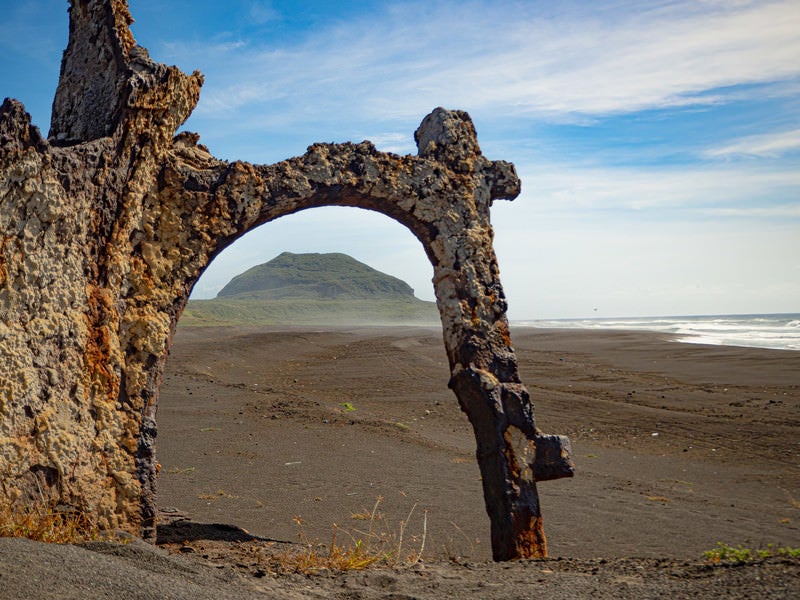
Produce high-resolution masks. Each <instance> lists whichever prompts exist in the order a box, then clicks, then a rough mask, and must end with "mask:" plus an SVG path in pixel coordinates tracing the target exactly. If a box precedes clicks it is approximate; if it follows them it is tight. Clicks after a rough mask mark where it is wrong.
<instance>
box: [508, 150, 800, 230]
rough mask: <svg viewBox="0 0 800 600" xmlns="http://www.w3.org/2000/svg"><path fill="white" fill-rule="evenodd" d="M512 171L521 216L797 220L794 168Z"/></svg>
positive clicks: (799, 190)
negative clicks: (517, 180)
mask: <svg viewBox="0 0 800 600" xmlns="http://www.w3.org/2000/svg"><path fill="white" fill-rule="evenodd" d="M518 169H519V172H520V176H521V177H522V180H523V195H522V197H521V198H520V203H522V204H524V205H526V206H527V208H526V209H525V210H526V211H531V212H533V213H538V214H539V215H551V216H556V215H566V216H569V218H571V219H581V218H593V219H594V218H597V213H602V212H606V213H613V214H615V215H617V216H619V215H620V214H621V213H626V212H627V213H637V212H641V213H648V214H652V213H655V214H659V215H662V216H664V215H667V216H668V217H669V218H672V219H688V218H696V217H698V216H701V217H702V216H708V215H711V214H712V213H713V214H716V215H718V216H731V217H733V216H750V217H754V216H760V217H797V216H800V172H798V171H797V170H796V169H789V168H785V169H782V168H769V169H767V168H758V167H752V168H738V169H735V170H731V169H726V168H708V167H703V166H692V167H681V168H675V167H649V168H643V167H637V168H635V169H634V168H625V167H590V168H581V167H576V166H572V165H564V164H557V163H550V164H546V165H541V164H540V165H535V164H530V165H525V164H524V163H523V164H521V165H518ZM744 207H750V208H747V209H745V208H744ZM515 208H516V209H517V210H519V209H520V207H515ZM518 216H519V215H518ZM640 218H642V217H640ZM649 218H652V216H651V217H649Z"/></svg>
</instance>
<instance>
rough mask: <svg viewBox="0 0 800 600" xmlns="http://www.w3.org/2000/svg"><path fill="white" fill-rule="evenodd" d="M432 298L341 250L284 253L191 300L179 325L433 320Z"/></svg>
mask: <svg viewBox="0 0 800 600" xmlns="http://www.w3.org/2000/svg"><path fill="white" fill-rule="evenodd" d="M438 321H439V315H438V311H437V310H436V305H435V304H434V303H433V302H424V301H422V300H419V299H418V298H415V297H414V290H413V289H411V287H410V286H409V285H408V284H407V283H405V282H404V281H402V280H400V279H397V278H396V277H392V276H391V275H387V274H385V273H381V272H380V271H377V270H376V269H373V268H372V267H370V266H368V265H365V264H364V263H361V262H359V261H357V260H355V259H354V258H352V257H350V256H347V255H346V254H339V253H333V254H292V253H290V252H284V253H283V254H281V255H279V256H277V257H276V258H274V259H272V260H271V261H269V262H266V263H264V264H261V265H258V266H255V267H253V268H251V269H248V270H247V271H245V272H244V273H241V274H240V275H237V276H236V277H234V278H233V279H231V281H230V282H229V283H228V284H227V285H226V286H225V287H224V288H222V290H221V291H220V292H219V293H218V294H217V297H216V298H214V299H213V300H191V301H190V302H189V304H188V305H187V307H186V310H185V311H184V313H183V316H182V317H181V325H280V324H287V325H290V324H298V325H307V324H309V325H310V324H314V325H323V324H327V325H351V324H352V325H356V324H364V325H369V324H382V325H383V324H436V323H438Z"/></svg>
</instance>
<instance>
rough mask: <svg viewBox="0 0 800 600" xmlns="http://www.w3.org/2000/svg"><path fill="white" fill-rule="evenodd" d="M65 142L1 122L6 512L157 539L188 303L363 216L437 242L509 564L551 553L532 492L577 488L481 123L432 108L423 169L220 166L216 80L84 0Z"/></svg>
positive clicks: (452, 341)
mask: <svg viewBox="0 0 800 600" xmlns="http://www.w3.org/2000/svg"><path fill="white" fill-rule="evenodd" d="M70 5H71V7H70V37H69V44H68V47H67V49H66V51H65V52H64V57H63V60H62V67H61V76H60V80H59V86H58V89H57V91H56V96H55V101H54V104H53V118H52V123H51V130H50V134H49V136H48V139H45V138H44V137H43V136H42V135H41V134H40V132H39V130H38V129H37V128H36V127H35V126H33V125H32V124H31V121H30V116H29V115H28V114H27V113H26V112H25V110H24V107H23V106H22V105H21V104H20V103H19V102H17V101H14V100H9V99H6V100H5V102H4V103H3V105H2V107H0V234H2V238H0V352H1V353H2V357H3V361H2V366H1V367H0V416H2V420H1V421H0V500H4V501H6V502H12V503H22V502H26V501H28V500H29V499H31V498H37V497H39V496H40V495H44V497H45V499H46V500H47V501H50V502H53V503H62V504H67V505H70V506H74V507H76V508H78V509H81V510H86V511H90V512H91V513H92V514H94V515H96V516H97V518H98V519H99V521H100V523H101V524H102V525H103V526H104V527H106V528H122V529H126V530H129V531H132V532H134V533H137V534H139V535H142V536H143V537H146V538H151V537H153V535H154V530H155V529H154V528H155V526H156V484H157V479H156V475H157V474H156V460H155V455H154V440H155V436H156V407H157V400H158V390H159V385H160V381H161V375H162V372H163V368H164V364H165V362H166V360H167V355H168V353H169V349H170V346H171V340H172V335H173V333H174V331H175V328H176V326H177V323H178V319H179V317H180V314H181V311H182V310H183V308H184V306H185V304H186V302H187V299H188V296H189V293H190V291H191V289H192V286H193V285H194V283H195V282H196V281H197V279H198V278H199V277H200V275H201V274H202V272H203V270H204V268H205V267H206V266H207V265H208V264H209V262H210V261H211V260H212V259H213V258H214V256H216V254H217V253H218V252H220V251H221V250H222V249H223V248H225V247H226V246H227V245H229V244H230V243H232V242H233V241H234V240H236V239H237V238H239V237H240V236H241V235H243V234H244V233H245V232H247V231H249V230H251V229H253V228H254V227H257V226H258V225H260V224H262V223H265V222H268V221H271V220H273V219H275V218H278V217H279V216H282V215H286V214H290V213H293V212H297V211H299V210H303V209H305V208H310V207H314V206H326V205H338V206H356V207H360V208H366V209H369V210H375V211H379V212H382V213H384V214H386V215H388V216H389V217H391V218H393V219H395V220H397V221H398V222H400V223H402V224H404V225H405V226H406V227H408V229H410V230H411V231H412V232H413V233H414V235H415V236H416V237H417V238H418V239H419V240H420V241H421V242H422V244H423V246H424V248H425V251H426V253H427V255H428V258H429V259H430V261H431V264H432V265H433V269H434V276H433V285H434V289H435V292H436V298H437V305H438V308H439V311H440V314H441V319H442V330H443V339H444V344H445V349H446V352H447V356H448V360H449V364H450V371H451V380H450V387H451V388H452V389H453V391H454V392H455V394H456V396H457V398H458V401H459V403H460V406H461V408H462V409H463V410H464V412H466V414H467V416H468V417H469V419H470V422H471V424H472V426H473V428H474V431H475V437H476V442H477V458H478V462H479V465H480V468H481V474H482V478H483V488H484V497H485V502H486V509H487V512H488V514H489V517H490V522H491V533H492V535H491V538H492V548H493V555H494V558H495V559H496V560H507V559H512V558H518V557H535V556H543V555H546V542H545V537H544V533H543V530H542V520H541V513H540V508H539V498H538V493H537V489H536V482H537V481H543V480H547V479H555V478H558V477H565V476H570V475H572V471H573V469H572V463H571V458H570V455H569V442H568V440H567V439H566V438H564V437H561V436H552V435H551V436H548V435H544V434H542V433H541V432H540V431H539V430H538V429H537V428H536V426H535V422H534V415H533V407H532V404H531V402H530V398H529V394H528V391H527V389H526V387H525V386H524V385H523V383H522V382H521V381H520V378H519V374H518V370H517V362H516V358H515V355H514V351H513V348H512V346H511V339H510V334H509V328H508V320H507V318H506V309H507V303H506V298H505V295H504V293H503V289H502V286H501V284H500V278H499V270H498V266H497V260H496V257H495V254H494V250H493V248H492V237H493V232H492V228H491V225H490V221H489V209H490V206H491V204H492V202H493V201H494V200H500V199H508V200H511V199H513V198H515V197H516V196H517V195H518V194H519V191H520V182H519V179H518V178H517V175H516V173H515V170H514V167H513V165H511V164H510V163H507V162H504V161H491V160H489V159H487V158H486V157H484V156H483V154H482V153H481V150H480V147H479V146H478V142H477V138H476V133H475V129H474V127H473V125H472V122H471V120H470V118H469V116H468V115H467V114H466V113H464V112H461V111H449V110H445V109H442V108H437V109H436V110H434V111H433V112H432V113H431V114H429V115H428V116H427V117H425V119H424V120H423V121H422V124H421V125H420V127H419V128H418V129H417V131H416V133H415V140H416V142H417V147H418V150H419V152H418V154H417V155H416V156H397V155H394V154H389V153H383V152H379V151H378V150H376V148H375V147H374V146H373V145H372V144H371V143H370V142H362V143H360V144H352V143H345V144H314V145H312V146H310V147H309V148H308V151H307V152H306V153H305V154H304V155H303V156H300V157H296V158H292V159H288V160H285V161H282V162H279V163H277V164H273V165H252V164H248V163H245V162H240V161H236V162H224V161H220V160H218V159H216V158H214V157H213V156H212V155H211V154H210V152H209V151H208V150H207V149H206V148H205V147H204V146H202V145H200V144H199V143H198V139H199V136H197V135H196V134H191V133H180V134H178V135H177V136H176V135H175V133H176V131H177V130H178V128H179V127H180V125H181V124H182V123H183V122H184V121H185V120H186V119H187V118H188V116H189V114H190V113H191V111H192V110H193V108H194V106H195V105H196V103H197V100H198V98H199V94H200V87H201V85H202V82H203V78H202V76H201V75H200V74H199V73H197V72H195V73H193V74H191V75H186V74H184V73H182V72H181V71H180V70H179V69H178V68H177V67H168V66H165V65H162V64H158V63H156V62H154V61H153V60H151V59H150V57H149V55H148V53H147V51H146V50H145V49H144V48H142V47H140V46H138V45H137V44H136V42H135V40H134V39H133V36H132V34H131V32H130V29H129V25H130V23H131V22H132V19H131V16H130V14H129V12H128V6H127V2H126V1H125V0H72V1H71V2H70Z"/></svg>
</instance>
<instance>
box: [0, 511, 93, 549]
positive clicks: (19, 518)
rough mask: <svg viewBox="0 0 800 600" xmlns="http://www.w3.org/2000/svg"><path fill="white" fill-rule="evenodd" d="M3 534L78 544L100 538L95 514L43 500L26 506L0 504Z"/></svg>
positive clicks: (56, 542) (0, 533) (0, 521)
mask: <svg viewBox="0 0 800 600" xmlns="http://www.w3.org/2000/svg"><path fill="white" fill-rule="evenodd" d="M0 537H24V538H29V539H31V540H34V541H37V542H47V543H50V544H74V543H79V542H86V541H90V540H96V539H99V538H100V528H99V527H98V526H97V523H95V521H94V520H93V519H92V518H91V516H89V515H87V514H85V513H82V512H79V511H74V510H56V509H55V508H53V507H50V506H47V505H46V504H44V503H42V502H38V503H35V504H34V505H33V506H28V507H25V508H12V507H11V506H9V505H2V506H0Z"/></svg>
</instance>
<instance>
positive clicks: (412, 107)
mask: <svg viewBox="0 0 800 600" xmlns="http://www.w3.org/2000/svg"><path fill="white" fill-rule="evenodd" d="M129 4H130V8H131V12H132V13H133V16H134V18H135V19H136V22H135V23H134V25H133V27H132V30H133V33H134V35H135V37H136V39H137V41H138V42H139V43H140V44H141V45H143V46H145V47H147V48H148V49H149V50H150V54H151V56H152V57H153V58H154V59H156V60H158V61H160V62H165V63H168V64H177V65H178V66H180V67H181V68H182V69H183V70H185V71H192V70H194V69H199V70H200V71H202V72H203V73H204V74H205V76H206V83H205V86H204V88H203V93H202V96H201V100H200V103H199V105H198V107H197V109H196V110H195V113H194V114H193V115H192V117H191V118H190V119H189V121H188V122H187V123H186V125H185V128H186V129H189V130H192V131H197V132H199V133H200V134H201V141H202V142H203V143H205V144H206V145H207V146H209V148H210V149H211V151H212V153H214V154H215V155H216V156H217V157H219V158H223V159H243V160H248V161H250V162H255V163H272V162H276V161H279V160H282V159H284V158H288V157H290V156H294V155H297V154H302V153H303V152H304V151H305V148H306V147H307V146H308V145H309V144H311V143H312V142H315V141H323V142H343V141H348V140H352V141H361V140H363V139H370V140H372V141H373V142H375V143H376V145H377V146H378V147H379V148H380V149H383V150H388V151H392V152H398V153H414V152H415V147H414V144H413V132H414V130H415V129H416V127H417V126H418V125H419V122H420V121H421V120H422V118H423V117H424V116H425V115H426V114H427V113H428V112H430V110H432V109H433V108H435V107H436V106H445V107H448V108H459V109H464V110H467V111H468V112H469V113H470V115H471V116H472V118H473V120H474V121H475V125H476V127H477V130H478V138H479V141H480V143H481V147H482V149H483V151H484V154H486V155H487V156H488V157H489V158H492V159H505V160H509V161H512V162H513V163H514V164H515V165H516V166H517V170H518V172H519V174H520V176H521V178H522V181H523V193H522V195H521V196H520V197H519V198H518V199H517V200H515V201H513V202H497V203H495V205H494V207H493V212H492V222H493V225H494V227H495V230H496V241H495V248H496V250H497V253H498V258H499V262H500V270H501V278H502V281H503V284H504V286H505V289H506V293H507V296H508V298H509V304H510V308H509V316H510V317H511V318H512V319H517V320H519V319H529V318H557V317H582V316H599V317H603V316H606V317H611V316H639V315H645V316H646V315H680V314H723V313H763V312H800V102H799V101H798V98H800V2H797V0H793V1H788V2H769V1H754V2H750V1H747V0H738V1H737V0H728V1H722V0H707V1H703V0H689V1H685V2H684V1H659V0H653V1H648V2H645V1H639V2H631V1H624V0H613V1H609V2H589V1H586V2H569V1H566V2H549V1H541V2H539V1H518V2H496V1H489V0H485V1H483V0H481V1H475V2H469V1H467V2H463V1H442V2H437V1H434V0H428V1H426V2H417V1H413V2H370V1H363V2H346V1H343V0H342V1H336V2H334V1H325V2H313V1H310V2H304V3H297V2H284V1H278V0H273V1H266V0H263V1H256V0H228V1H227V2H218V1H216V0H215V1H211V0H174V1H166V0H163V1H162V0H130V1H129ZM66 6H67V3H66V2H65V1H63V0H29V1H25V0H17V1H14V2H11V1H9V0H3V12H4V18H3V20H2V22H0V57H2V58H0V81H2V86H3V89H2V90H0V94H1V95H2V96H3V97H5V96H12V97H15V98H18V99H20V100H22V101H23V102H24V103H25V105H26V107H27V108H28V110H29V111H30V112H31V113H32V115H33V117H34V121H35V122H36V123H38V124H39V125H40V127H41V128H42V129H43V130H45V131H46V130H47V128H48V123H49V117H50V114H49V113H50V103H51V101H52V95H53V91H54V90H55V86H56V84H57V78H58V69H59V61H60V57H61V52H62V50H63V48H64V47H65V45H66V38H67V22H68V21H67V13H66ZM287 250H288V251H292V252H346V253H348V254H351V255H352V256H354V257H355V258H357V259H359V260H361V261H363V262H366V263H368V264H370V265H372V266H373V267H376V268H378V269H381V270H383V271H386V272H388V273H391V274H393V275H396V276H398V277H401V278H402V279H404V280H406V281H408V282H409V283H410V284H411V285H412V287H414V289H415V290H416V293H417V296H419V297H421V298H424V299H432V298H433V291H432V286H431V283H430V278H431V274H432V270H431V267H430V266H429V265H428V263H427V261H426V259H425V256H424V253H423V252H422V248H421V246H420V244H419V242H417V241H416V239H414V238H413V237H412V235H411V234H410V233H409V232H407V231H406V230H405V229H404V228H403V227H402V226H400V225H398V224H396V223H394V222H393V221H391V220H389V219H388V218H387V217H384V216H382V215H379V214H374V213H369V212H366V211H360V210H357V209H341V208H330V209H314V210H311V211H306V212H304V213H300V214H297V215H292V216H290V217H285V218H282V219H280V220H278V221H275V222H273V223H270V224H267V225H265V226H264V227H262V228H259V229H258V230H256V231H254V232H252V233H251V234H249V235H248V236H246V237H245V238H243V239H242V240H239V241H238V242H237V243H236V244H235V245H234V246H232V247H231V248H229V249H228V250H226V251H225V252H224V253H223V254H222V255H220V256H219V257H218V258H217V259H216V260H215V261H214V263H213V264H212V265H211V267H209V269H208V271H207V272H206V274H205V275H204V276H203V278H202V279H201V280H200V281H199V282H198V284H197V286H196V287H195V297H209V296H213V295H214V294H215V293H216V291H217V290H218V289H219V288H220V287H222V285H224V284H225V283H226V282H227V281H228V279H229V278H230V277H231V276H232V275H234V274H236V273H238V272H240V271H242V270H244V269H245V268H248V267H250V266H252V265H255V264H258V263H261V262H265V261H266V260H269V259H271V258H273V257H274V256H276V255H277V254H279V253H280V252H283V251H287ZM595 309H597V310H595Z"/></svg>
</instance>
